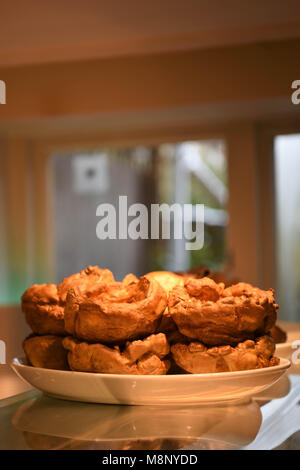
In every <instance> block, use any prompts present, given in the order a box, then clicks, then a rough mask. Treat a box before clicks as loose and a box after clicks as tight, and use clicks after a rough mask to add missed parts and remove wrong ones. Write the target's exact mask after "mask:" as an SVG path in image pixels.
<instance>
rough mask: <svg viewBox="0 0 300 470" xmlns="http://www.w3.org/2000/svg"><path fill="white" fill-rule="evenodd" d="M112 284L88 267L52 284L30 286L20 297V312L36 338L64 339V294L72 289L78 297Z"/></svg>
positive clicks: (108, 276)
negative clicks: (59, 336) (47, 336)
mask: <svg viewBox="0 0 300 470" xmlns="http://www.w3.org/2000/svg"><path fill="white" fill-rule="evenodd" d="M111 281H114V277H113V274H112V273H111V272H110V271H109V270H108V269H100V268H99V267H98V266H88V267H87V268H86V269H83V270H82V271H80V272H79V273H76V274H73V275H72V276H69V277H67V278H65V279H64V280H63V281H62V282H61V283H60V284H59V285H58V286H57V285H56V284H33V285H32V286H30V287H29V288H28V289H27V290H26V291H25V292H24V294H23V295H22V297H21V306H22V311H23V312H24V313H25V318H26V321H27V323H28V325H29V326H30V328H31V330H32V331H33V332H34V333H36V334H38V335H49V334H50V335H62V336H66V331H65V325H64V306H65V300H66V296H67V292H68V290H69V289H70V288H71V287H76V289H77V291H78V292H80V293H81V294H83V293H86V292H90V291H93V290H94V289H98V288H99V285H101V284H102V283H105V282H111Z"/></svg>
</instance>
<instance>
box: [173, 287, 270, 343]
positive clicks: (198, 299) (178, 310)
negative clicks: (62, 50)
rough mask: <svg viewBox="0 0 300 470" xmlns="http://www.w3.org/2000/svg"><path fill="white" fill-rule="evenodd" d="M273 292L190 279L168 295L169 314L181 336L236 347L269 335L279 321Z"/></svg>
mask: <svg viewBox="0 0 300 470" xmlns="http://www.w3.org/2000/svg"><path fill="white" fill-rule="evenodd" d="M277 308H278V306H277V304H276V303H275V301H274V292H273V290H272V289H269V290H267V291H264V290H261V289H258V288H256V287H253V286H251V285H250V284H245V283H242V282H240V283H238V284H236V285H233V286H231V287H228V288H226V289H225V288H224V284H223V283H220V284H217V283H215V282H214V281H213V280H212V279H209V278H203V279H187V280H186V281H185V285H184V287H175V288H174V289H173V290H172V291H171V293H170V295H169V311H170V313H171V315H172V318H173V320H174V321H175V323H176V325H177V327H178V329H179V331H180V333H182V334H183V335H184V336H187V337H188V338H191V339H195V340H198V341H201V342H203V343H204V344H206V345H210V346H219V345H236V344H237V343H239V342H241V341H244V340H246V339H254V338H256V337H257V336H262V335H264V334H266V333H268V332H269V331H270V330H271V328H272V327H273V326H274V324H275V321H276V309H277Z"/></svg>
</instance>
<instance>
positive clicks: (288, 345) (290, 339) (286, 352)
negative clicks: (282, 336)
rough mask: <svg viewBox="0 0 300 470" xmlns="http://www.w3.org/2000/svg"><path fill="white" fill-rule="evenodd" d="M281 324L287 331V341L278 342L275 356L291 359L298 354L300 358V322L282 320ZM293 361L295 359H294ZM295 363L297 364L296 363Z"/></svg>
mask: <svg viewBox="0 0 300 470" xmlns="http://www.w3.org/2000/svg"><path fill="white" fill-rule="evenodd" d="M279 326H280V327H281V328H282V329H283V330H284V331H286V333H287V341H286V342H285V343H279V344H276V352H275V356H279V357H284V358H285V359H288V360H289V361H291V360H292V359H293V358H292V356H293V355H294V356H296V357H297V359H300V357H299V356H300V354H299V348H300V324H299V323H287V322H282V323H279ZM292 362H295V361H293V360H292ZM293 365H294V366H295V364H293ZM296 365H297V364H296Z"/></svg>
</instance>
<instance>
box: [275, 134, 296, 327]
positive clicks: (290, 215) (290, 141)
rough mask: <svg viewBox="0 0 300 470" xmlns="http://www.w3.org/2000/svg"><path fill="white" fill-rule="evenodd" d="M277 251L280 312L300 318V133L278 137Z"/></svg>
mask: <svg viewBox="0 0 300 470" xmlns="http://www.w3.org/2000/svg"><path fill="white" fill-rule="evenodd" d="M274 159H275V188H276V254H277V280H278V293H279V303H280V316H281V318H282V319H284V320H289V321H297V320H298V321H299V318H300V134H291V135H279V136H277V137H276V138H275V153H274Z"/></svg>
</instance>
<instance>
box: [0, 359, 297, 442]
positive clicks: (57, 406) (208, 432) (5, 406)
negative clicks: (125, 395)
mask: <svg viewBox="0 0 300 470" xmlns="http://www.w3.org/2000/svg"><path fill="white" fill-rule="evenodd" d="M298 374H299V375H298ZM278 448H280V449H298V450H300V370H299V367H297V368H294V367H293V368H291V370H290V373H289V374H286V375H285V376H284V377H283V378H282V379H281V380H280V381H279V382H278V383H277V384H275V385H274V386H272V387H271V388H269V389H267V390H265V391H264V392H262V393H260V394H259V395H258V396H256V397H253V398H252V399H251V400H250V401H246V402H240V403H236V404H232V403H228V404H222V405H216V406H213V405H202V406H125V405H101V404H94V403H79V402H71V401H65V400H59V399H54V398H50V397H47V396H46V395H44V394H42V393H41V392H39V391H37V390H28V391H26V392H24V393H21V394H19V395H15V396H13V397H10V398H6V399H3V400H0V449H98V450H100V449H105V450H113V449H116V450H117V449H118V450H119V449H146V450H150V449H157V450H163V449H166V450H174V449H182V450H189V449H191V450H195V449H258V450H259V449H266V450H268V449H278Z"/></svg>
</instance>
